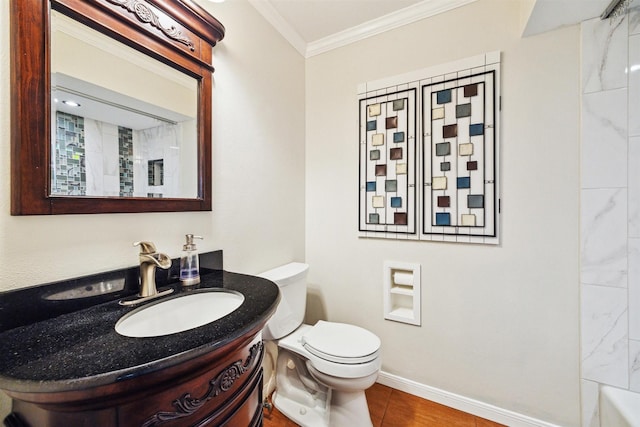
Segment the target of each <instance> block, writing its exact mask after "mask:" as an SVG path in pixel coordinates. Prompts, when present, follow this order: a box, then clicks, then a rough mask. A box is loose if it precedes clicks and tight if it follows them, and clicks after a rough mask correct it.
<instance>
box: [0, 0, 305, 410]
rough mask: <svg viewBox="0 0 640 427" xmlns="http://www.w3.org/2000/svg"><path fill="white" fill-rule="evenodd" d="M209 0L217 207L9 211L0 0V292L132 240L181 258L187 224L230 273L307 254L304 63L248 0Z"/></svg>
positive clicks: (117, 254) (103, 260)
mask: <svg viewBox="0 0 640 427" xmlns="http://www.w3.org/2000/svg"><path fill="white" fill-rule="evenodd" d="M202 4H203V6H204V7H206V8H208V9H209V10H210V11H211V12H212V13H213V14H214V16H216V17H217V18H218V19H219V20H220V21H221V22H223V24H224V25H225V26H226V28H227V36H226V38H225V39H224V40H223V41H222V42H221V43H220V44H219V45H218V46H216V48H215V49H214V56H215V60H214V61H215V64H214V65H215V67H216V72H215V74H214V84H215V90H214V93H213V102H214V106H213V107H214V109H213V115H214V117H213V156H214V158H213V180H214V182H213V204H214V206H213V212H189V213H151V214H115V215H60V216H32V217H13V216H10V215H9V211H10V174H9V171H10V154H9V153H10V137H9V129H10V120H9V107H10V104H9V85H10V82H9V2H7V1H1V2H0V24H1V25H0V28H2V30H1V31H0V93H2V94H3V95H4V96H2V97H0V98H1V99H0V259H2V262H3V266H2V275H1V277H2V280H0V291H2V290H9V289H15V288H20V287H24V286H29V285H35V284H40V283H45V282H50V281H54V280H59V279H65V278H69V277H76V276H80V275H86V274H92V273H97V272H100V271H107V270H111V269H115V268H120V267H126V266H131V265H135V263H136V262H137V248H134V247H132V245H131V243H132V242H133V241H136V240H144V239H148V240H152V241H154V242H155V243H156V245H157V247H158V249H159V250H161V251H164V252H166V253H168V254H169V255H172V256H177V255H178V254H179V251H180V250H181V248H182V244H183V241H184V234H185V233H195V234H201V235H203V236H204V238H205V240H204V241H203V242H199V243H198V247H199V248H200V249H201V250H215V249H224V256H225V267H226V269H227V270H230V271H239V272H247V273H258V272H260V271H262V270H265V269H267V268H269V267H272V266H275V265H278V264H281V263H285V262H288V261H291V260H294V259H295V260H303V259H304V137H305V135H304V108H305V107H304V61H303V59H302V58H301V57H300V56H299V54H298V53H297V52H296V51H295V50H294V49H293V48H292V47H290V46H289V45H288V44H287V43H286V42H284V41H283V40H282V38H281V37H280V36H279V35H278V34H277V33H276V31H275V30H274V29H273V28H271V27H270V26H269V25H268V24H267V23H266V22H265V21H264V20H263V19H262V18H261V17H259V15H258V14H257V12H256V11H255V10H254V9H253V8H252V7H251V6H249V5H248V3H246V1H244V0H242V1H233V2H228V3H225V4H223V5H213V4H211V3H209V2H202ZM41 107H42V106H38V105H34V108H41ZM2 396H4V395H2ZM7 411H8V400H7V399H6V398H2V399H0V416H2V415H3V414H5V413H6V412H7Z"/></svg>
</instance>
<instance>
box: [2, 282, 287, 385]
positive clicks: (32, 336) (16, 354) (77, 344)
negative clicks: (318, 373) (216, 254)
mask: <svg viewBox="0 0 640 427" xmlns="http://www.w3.org/2000/svg"><path fill="white" fill-rule="evenodd" d="M201 280H202V283H201V284H200V285H199V289H203V288H222V289H227V290H234V291H237V292H240V293H242V294H243V295H244V297H245V300H244V302H243V303H242V305H241V306H240V307H239V308H238V309H237V310H235V311H234V312H232V313H230V314H229V315H227V316H225V317H223V318H221V319H219V320H217V321H215V322H212V323H209V324H207V325H204V326H200V327H198V328H195V329H191V330H187V331H183V332H179V333H176V334H171V335H166V336H160V337H149V338H130V337H124V336H121V335H119V334H118V333H116V331H115V329H114V326H115V324H116V322H117V321H118V319H119V318H120V317H121V316H123V315H124V314H126V313H129V312H131V311H132V310H134V309H135V308H137V307H139V306H141V305H136V306H129V307H126V306H122V305H120V304H119V303H118V301H119V300H120V299H121V294H118V293H117V294H116V295H117V296H118V298H117V299H113V300H110V301H107V302H100V303H98V304H95V305H92V306H89V307H86V308H82V309H79V310H76V311H71V312H68V313H64V314H60V315H57V316H56V317H52V318H46V319H44V320H38V321H35V322H34V323H29V324H23V325H19V326H15V327H11V328H9V329H5V330H3V331H2V332H0V346H1V351H0V389H5V390H11V391H16V392H55V391H68V390H77V389H86V388H89V387H94V386H99V385H104V384H111V383H114V382H117V381H122V380H124V379H127V378H131V377H135V376H139V375H142V374H146V373H150V372H153V371H156V370H160V369H164V368H167V367H170V366H174V365H176V364H178V363H181V362H182V361H185V360H189V359H191V358H194V357H197V356H199V355H202V354H204V353H207V352H210V351H212V350H215V349H216V348H218V347H220V346H223V345H225V344H227V343H229V342H230V341H232V340H234V339H236V338H239V337H241V336H242V335H244V334H246V333H247V332H249V331H250V330H252V329H254V328H255V327H256V326H257V325H259V324H261V323H263V322H264V321H265V319H267V318H268V317H270V316H271V315H272V314H273V313H274V312H275V309H276V307H277V304H278V301H279V291H278V288H277V286H276V285H275V284H274V283H272V282H270V281H268V280H266V279H262V278H259V277H254V276H248V275H243V274H237V273H230V272H226V271H222V270H210V271H209V272H208V273H207V274H203V275H202V276H201ZM169 285H170V286H172V287H174V288H175V289H176V291H175V292H174V293H173V294H171V295H170V296H167V297H163V298H161V299H166V298H172V297H175V296H179V295H182V294H183V293H186V292H189V290H185V289H183V288H182V287H181V286H180V284H179V283H177V284H173V285H171V284H169ZM12 294H15V292H14V293H12ZM27 294H28V292H27ZM14 296H15V295H14ZM25 297H27V296H25ZM112 298H113V296H112ZM1 301H2V295H0V320H1V319H2V314H3V313H2V308H3V307H2V304H1ZM34 307H36V304H34ZM36 317H37V316H36Z"/></svg>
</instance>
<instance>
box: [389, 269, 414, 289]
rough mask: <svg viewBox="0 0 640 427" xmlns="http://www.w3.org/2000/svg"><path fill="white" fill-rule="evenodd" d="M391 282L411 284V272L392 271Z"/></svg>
mask: <svg viewBox="0 0 640 427" xmlns="http://www.w3.org/2000/svg"><path fill="white" fill-rule="evenodd" d="M393 283H394V284H396V285H405V286H407V285H408V286H413V274H412V273H400V272H395V273H393Z"/></svg>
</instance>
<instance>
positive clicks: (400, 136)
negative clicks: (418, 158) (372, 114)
mask: <svg viewBox="0 0 640 427" xmlns="http://www.w3.org/2000/svg"><path fill="white" fill-rule="evenodd" d="M393 142H404V132H394V133H393Z"/></svg>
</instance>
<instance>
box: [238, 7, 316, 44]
mask: <svg viewBox="0 0 640 427" xmlns="http://www.w3.org/2000/svg"><path fill="white" fill-rule="evenodd" d="M249 4H251V5H252V6H253V7H254V8H255V9H256V10H257V11H258V12H259V13H260V14H261V15H262V17H263V18H264V19H266V20H267V22H268V23H270V24H271V25H273V27H274V28H275V29H276V30H277V31H278V32H279V33H280V34H281V35H282V37H284V38H285V40H287V41H288V42H289V43H290V44H291V45H292V46H293V47H294V48H295V49H296V50H297V51H298V52H299V53H300V54H301V55H302V56H306V51H307V42H306V41H304V39H303V38H302V37H301V36H300V34H298V32H297V31H296V30H294V29H293V27H292V26H291V25H289V23H288V22H287V21H285V19H284V18H283V17H282V15H280V14H279V13H278V11H277V10H276V8H275V7H273V5H272V4H271V2H270V1H269V0H249Z"/></svg>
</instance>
